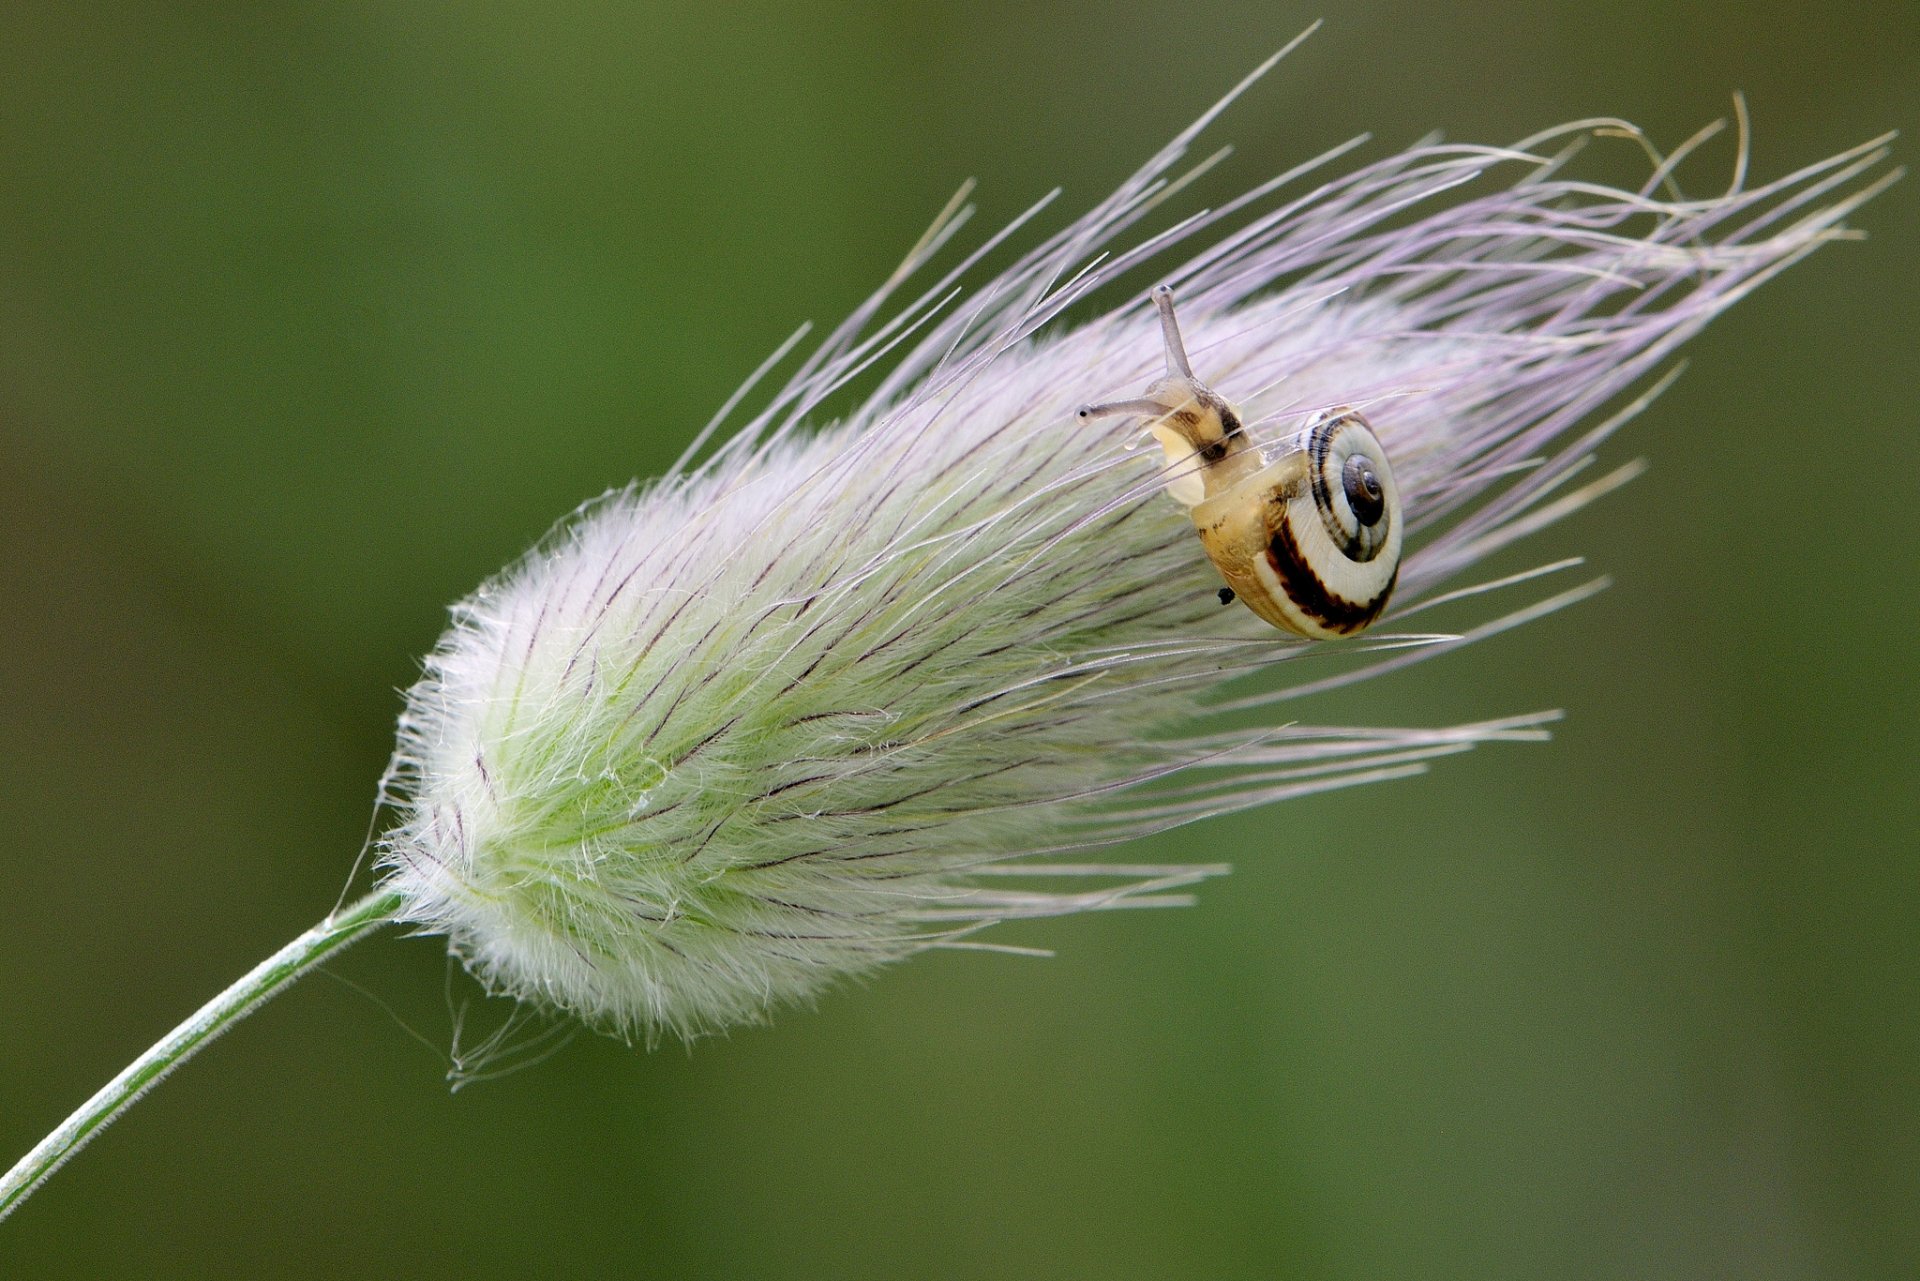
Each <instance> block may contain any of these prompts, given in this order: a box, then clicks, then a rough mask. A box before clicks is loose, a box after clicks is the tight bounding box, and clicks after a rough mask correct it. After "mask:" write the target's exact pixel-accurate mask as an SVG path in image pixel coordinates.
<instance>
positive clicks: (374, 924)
mask: <svg viewBox="0 0 1920 1281" xmlns="http://www.w3.org/2000/svg"><path fill="white" fill-rule="evenodd" d="M401 903H402V899H401V897H400V896H399V895H398V894H395V893H392V892H390V891H388V892H380V891H375V892H374V893H372V894H369V895H367V896H366V897H365V898H363V899H361V900H360V901H359V902H357V903H352V904H349V905H348V906H346V907H344V908H341V909H340V910H339V911H337V912H334V913H333V914H332V915H330V916H328V917H327V918H326V919H325V920H324V921H321V922H320V923H319V924H318V925H316V926H314V927H313V928H312V929H310V930H308V931H307V932H306V933H304V934H302V935H301V936H300V937H298V938H296V939H294V940H293V941H292V942H291V943H289V944H287V945H286V946H285V947H283V948H281V949H280V950H279V951H278V952H275V953H274V954H273V955H272V956H269V957H268V958H267V959H266V960H264V961H262V962H260V964H258V965H256V966H254V967H253V968H252V969H251V970H248V971H247V972H246V974H244V975H242V976H241V977H240V979H239V980H238V981H237V982H235V983H234V984H233V985H232V986H230V987H228V988H227V989H226V990H225V991H223V992H221V993H220V994H219V995H218V996H216V997H214V998H213V999H212V1000H211V1001H208V1002H207V1003H206V1004H205V1005H203V1006H201V1007H200V1008H199V1009H198V1010H196V1011H194V1013H193V1015H192V1016H191V1017H190V1018H188V1019H187V1020H186V1021H185V1022H183V1023H181V1024H180V1025H179V1026H178V1027H176V1028H174V1029H173V1031H171V1032H169V1033H167V1034H166V1035H165V1036H164V1037H162V1038H160V1040H159V1041H157V1042H155V1043H154V1044H153V1046H152V1047H151V1048H149V1049H148V1050H147V1052H146V1053H144V1054H142V1055H141V1056H140V1057H139V1058H137V1059H135V1060H134V1061H133V1062H131V1063H129V1064H128V1065H127V1066H126V1068H125V1069H124V1070H123V1071H122V1072H121V1073H120V1075H118V1076H116V1077H114V1078H113V1080H111V1081H109V1082H107V1083H106V1085H105V1086H103V1087H102V1088H101V1089H100V1091H99V1092H98V1093H96V1094H95V1095H94V1096H93V1097H92V1098H90V1099H88V1100H87V1101H86V1102H85V1103H82V1104H81V1105H80V1106H79V1108H78V1109H76V1110H75V1111H74V1113H73V1115H72V1116H69V1117H68V1118H67V1119H66V1120H64V1121H62V1122H61V1123H60V1124H59V1126H58V1127H56V1128H55V1129H54V1131H53V1133H51V1134H49V1135H47V1137H46V1138H44V1139H42V1140H40V1142H39V1143H38V1144H37V1145H36V1146H35V1147H34V1149H33V1151H31V1152H29V1153H27V1154H26V1155H25V1156H23V1157H21V1158H20V1161H19V1164H17V1165H15V1166H14V1167H13V1168H12V1169H11V1170H8V1171H7V1173H6V1176H5V1177H4V1178H0V1219H4V1218H6V1217H7V1216H8V1215H9V1214H11V1213H13V1211H14V1208H15V1207H16V1206H18V1205H19V1204H20V1203H21V1202H22V1201H24V1200H26V1199H27V1198H28V1197H29V1196H32V1195H33V1192H34V1190H35V1189H36V1188H38V1187H39V1186H40V1184H41V1183H42V1182H44V1181H45V1180H46V1178H47V1176H48V1175H50V1174H52V1173H53V1172H54V1171H55V1170H57V1169H59V1168H60V1166H61V1163H62V1162H64V1161H65V1160H66V1159H67V1158H68V1157H70V1156H72V1155H73V1154H74V1153H75V1152H78V1151H79V1150H80V1149H81V1148H82V1147H84V1146H85V1145H86V1143H87V1140H89V1139H91V1138H92V1137H93V1136H94V1135H96V1134H98V1133H99V1132H100V1131H101V1130H102V1129H104V1128H106V1125H107V1122H109V1121H111V1120H113V1119H114V1118H115V1117H116V1116H119V1115H120V1113H121V1112H123V1111H124V1110H126V1109H127V1108H128V1107H129V1106H131V1105H132V1104H133V1102H134V1101H135V1100H136V1099H138V1098H139V1097H140V1096H141V1095H142V1094H145V1093H146V1092H147V1090H148V1089H149V1088H151V1087H152V1086H153V1085H155V1084H156V1083H157V1082H158V1081H159V1080H160V1078H161V1077H163V1076H165V1075H166V1074H167V1073H169V1072H171V1071H173V1069H175V1068H176V1067H179V1066H180V1065H181V1064H182V1063H185V1062H186V1061H187V1060H188V1059H190V1058H192V1057H193V1056H194V1054H196V1053H197V1052H199V1050H200V1049H201V1047H203V1046H205V1045H206V1044H207V1042H209V1041H211V1040H213V1038H214V1037H216V1036H219V1035H220V1034H221V1033H222V1032H224V1031H226V1030H227V1029H228V1028H229V1027H232V1026H233V1025H234V1024H235V1023H238V1022H239V1021H240V1020H241V1019H243V1018H245V1017H246V1016H247V1015H249V1014H251V1013H253V1012H254V1011H255V1010H257V1009H259V1008H260V1007H261V1006H262V1005H264V1004H266V1003H267V1001H268V1000H269V999H270V998H272V997H274V996H277V995H278V994H279V993H280V991H281V989H283V988H285V987H286V986H287V985H288V984H289V983H292V982H293V981H294V980H295V979H297V978H299V977H300V976H301V975H302V974H304V973H306V972H307V971H308V970H310V969H312V968H313V967H314V966H316V965H318V964H319V963H320V962H322V961H324V960H326V959H327V958H328V957H330V956H332V955H333V954H334V953H336V952H338V951H340V950H341V949H343V948H345V947H347V946H348V945H349V944H351V943H354V942H357V941H358V940H359V939H360V938H362V937H363V936H365V935H367V934H370V933H372V932H373V931H374V930H376V929H378V928H380V927H381V926H382V925H385V924H387V923H389V922H390V921H392V920H393V918H394V914H395V913H396V912H398V911H399V910H400V907H401Z"/></svg>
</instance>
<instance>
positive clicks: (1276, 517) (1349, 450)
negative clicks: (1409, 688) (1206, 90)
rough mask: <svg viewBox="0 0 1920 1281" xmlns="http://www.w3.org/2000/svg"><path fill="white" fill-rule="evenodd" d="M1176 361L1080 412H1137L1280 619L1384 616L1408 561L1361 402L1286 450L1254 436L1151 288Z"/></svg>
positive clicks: (1323, 634)
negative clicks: (1140, 384)
mask: <svg viewBox="0 0 1920 1281" xmlns="http://www.w3.org/2000/svg"><path fill="white" fill-rule="evenodd" d="M1153 305H1154V307H1155V309H1156V310H1157V311H1158V312H1159V315H1160V334H1161V338H1162V341H1163V342H1164V343H1165V346H1166V359H1167V372H1166V375H1165V376H1164V377H1161V378H1158V379H1156V380H1155V381H1154V382H1152V383H1150V384H1149V385H1148V386H1147V389H1146V393H1145V395H1143V396H1140V397H1138V398H1136V399H1133V400H1117V401H1109V402H1106V403H1103V404H1097V405H1082V406H1081V407H1080V409H1079V411H1078V412H1079V417H1080V418H1081V419H1082V420H1090V419H1094V418H1109V417H1121V416H1132V417H1142V418H1146V419H1147V420H1148V422H1147V431H1148V432H1149V433H1150V434H1151V435H1152V436H1153V438H1154V439H1155V440H1156V441H1158V442H1159V444H1160V448H1161V450H1162V451H1163V453H1164V455H1165V458H1166V467H1167V473H1168V474H1167V492H1168V493H1169V494H1171V495H1172V496H1173V497H1174V499H1175V500H1176V501H1178V502H1179V503H1180V504H1181V505H1183V506H1184V507H1186V508H1187V509H1188V513H1189V515H1191V517H1192V518H1193V524H1194V528H1195V529H1197V530H1198V531H1199V534H1200V543H1201V545H1202V546H1203V547H1204V548H1205V549H1206V553H1207V556H1208V558H1209V559H1210V560H1212V561H1213V563H1214V566H1215V568H1217V569H1218V570H1219V571H1220V576H1221V577H1222V578H1224V579H1226V581H1227V584H1228V587H1227V588H1226V589H1225V590H1223V591H1222V593H1221V596H1220V603H1221V604H1223V605H1225V604H1230V603H1231V602H1232V601H1233V600H1235V599H1238V600H1240V601H1241V602H1242V603H1243V604H1245V605H1246V607H1247V608H1248V609H1250V610H1252V611H1253V612H1254V613H1255V614H1257V615H1259V616H1260V617H1261V618H1263V619H1265V620H1266V621H1267V622H1269V623H1271V624H1273V625H1274V626H1275V627H1278V628H1281V629H1282V630H1285V631H1288V632H1292V633H1294V634H1296V635H1299V636H1305V637H1309V638H1311V639H1314V640H1327V639H1331V638H1334V637H1339V636H1351V635H1353V634H1354V633H1356V632H1360V631H1363V630H1365V629H1366V628H1367V627H1369V626H1371V625H1372V623H1373V621H1374V620H1375V619H1377V618H1378V617H1380V613H1381V611H1382V610H1384V609H1385V608H1386V605H1387V599H1388V597H1390V596H1391V595H1392V594H1393V587H1394V583H1395V582H1396V581H1397V579H1398V577H1399V572H1400V552H1401V524H1402V518H1401V511H1400V491H1399V490H1398V489H1397V488H1396V487H1395V485H1394V481H1393V469H1392V467H1391V466H1389V465H1388V462H1387V454H1386V450H1385V449H1384V448H1382V447H1381V444H1380V440H1379V438H1378V437H1377V436H1375V435H1374V433H1373V429H1372V428H1371V427H1370V426H1368V424H1367V422H1366V420H1365V419H1364V418H1362V417H1361V416H1360V414H1359V413H1358V412H1357V411H1356V410H1353V409H1348V408H1340V409H1335V410H1330V411H1328V412H1326V413H1322V414H1319V415H1317V416H1316V417H1315V418H1314V419H1313V421H1312V422H1311V423H1310V424H1309V425H1308V428H1307V430H1306V432H1305V435H1304V437H1303V439H1302V441H1301V443H1300V444H1299V445H1298V446H1297V447H1295V448H1292V449H1288V450H1284V451H1281V452H1280V453H1279V454H1278V455H1277V456H1270V455H1269V454H1268V452H1266V451H1263V450H1261V449H1260V448H1258V447H1256V446H1255V445H1254V443H1253V441H1252V440H1251V439H1250V438H1249V437H1248V435H1247V432H1246V428H1245V426H1244V425H1243V422H1242V419H1241V417H1240V414H1239V412H1238V411H1237V410H1236V409H1235V408H1234V407H1233V406H1232V405H1231V404H1229V403H1228V402H1227V401H1226V400H1225V399H1223V398H1222V397H1221V396H1219V395H1218V394H1217V393H1215V392H1214V391H1213V390H1212V389H1210V388H1209V387H1207V385H1206V384H1205V383H1203V382H1201V381H1200V380H1199V379H1198V378H1196V377H1195V376H1194V373H1193V367H1192V365H1191V364H1190V363H1189V362H1188V360H1187V350H1186V345H1185V344H1184V343H1183V342H1182V341H1181V337H1180V325H1179V322H1178V321H1177V320H1176V319H1175V318H1174V314H1173V290H1172V289H1170V288H1168V287H1167V286H1166V285H1160V286H1158V287H1156V288H1155V289H1154V291H1153Z"/></svg>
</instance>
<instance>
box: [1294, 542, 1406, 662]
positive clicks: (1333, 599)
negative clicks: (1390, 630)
mask: <svg viewBox="0 0 1920 1281" xmlns="http://www.w3.org/2000/svg"><path fill="white" fill-rule="evenodd" d="M1267 563H1268V564H1269V565H1271V566H1272V567H1273V572H1274V575H1275V576H1276V577H1277V578H1279V580H1280V586H1281V587H1282V588H1283V589H1284V590H1285V591H1286V593H1287V599H1288V600H1290V601H1292V602H1293V603H1294V605H1295V606H1296V607H1297V608H1298V609H1299V610H1300V612H1301V613H1302V614H1305V615H1306V616H1307V617H1308V618H1311V619H1312V620H1313V621H1314V622H1316V623H1318V624H1320V625H1321V626H1322V627H1324V628H1326V629H1327V630H1328V631H1330V632H1338V633H1339V634H1341V635H1343V636H1345V635H1351V634H1352V633H1354V632H1357V631H1359V630H1361V629H1362V628H1364V627H1366V626H1367V625H1368V624H1369V623H1371V622H1373V620H1374V619H1376V618H1378V617H1380V611H1381V610H1383V609H1385V608H1386V607H1387V597H1389V596H1391V595H1393V588H1394V584H1395V583H1397V582H1399V581H1400V567H1399V566H1397V565H1396V566H1394V570H1393V574H1392V575H1391V576H1390V577H1389V578H1388V579H1387V585H1386V586H1385V587H1383V588H1381V589H1380V594H1379V595H1377V596H1375V597H1374V598H1373V599H1372V600H1370V601H1361V602H1354V601H1350V600H1348V599H1347V598H1346V597H1344V596H1337V595H1335V594H1334V593H1333V591H1332V590H1331V589H1329V588H1328V587H1327V585H1326V584H1325V583H1324V582H1322V581H1320V575H1318V574H1316V573H1314V572H1313V568H1312V566H1310V565H1308V564H1307V560H1306V557H1304V556H1302V555H1301V554H1300V544H1299V543H1297V542H1295V541H1294V537H1293V531H1292V530H1291V529H1290V528H1288V526H1287V525H1286V524H1285V523H1282V524H1281V526H1280V528H1279V529H1277V530H1275V531H1274V534H1273V539H1272V541H1270V542H1269V543H1268V544H1267Z"/></svg>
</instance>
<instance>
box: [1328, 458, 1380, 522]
mask: <svg viewBox="0 0 1920 1281" xmlns="http://www.w3.org/2000/svg"><path fill="white" fill-rule="evenodd" d="M1340 482H1341V487H1342V488H1343V489H1345V490H1346V491H1347V504H1348V505H1349V506H1350V507H1352V508H1353V515H1354V518H1355V519H1356V520H1358V521H1359V522H1360V523H1361V524H1362V525H1365V526H1367V527H1368V528H1372V527H1373V526H1375V525H1378V524H1379V523H1380V518H1381V517H1382V516H1384V515H1386V514H1387V491H1386V490H1385V489H1384V488H1382V487H1381V484H1380V474H1379V473H1378V472H1377V471H1375V470H1374V467H1373V460H1372V459H1371V458H1368V457H1367V456H1366V455H1365V454H1354V455H1352V456H1351V457H1350V458H1348V459H1347V463H1346V466H1345V467H1343V468H1341V476H1340Z"/></svg>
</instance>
